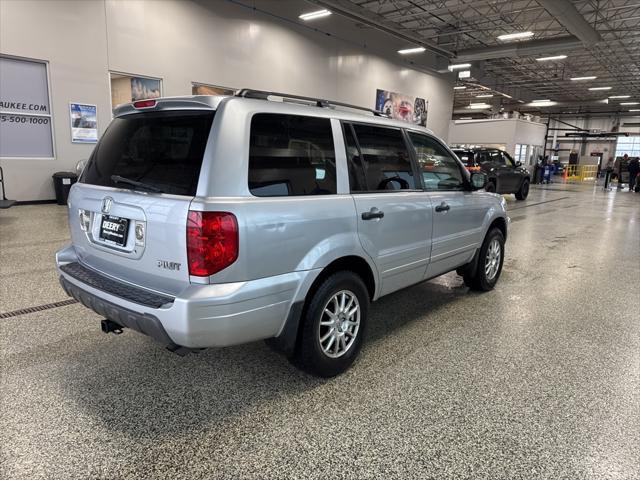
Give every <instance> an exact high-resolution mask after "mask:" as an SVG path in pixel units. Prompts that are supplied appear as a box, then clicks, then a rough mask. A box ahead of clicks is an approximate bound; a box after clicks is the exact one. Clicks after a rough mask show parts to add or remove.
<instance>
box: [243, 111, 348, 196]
mask: <svg viewBox="0 0 640 480" xmlns="http://www.w3.org/2000/svg"><path fill="white" fill-rule="evenodd" d="M249 190H250V191H251V193H252V194H253V195H255V196H257V197H274V196H294V195H328V194H332V193H336V159H335V149H334V146H333V135H332V132H331V121H330V120H329V119H328V118H316V117H304V116H300V115H282V114H274V113H258V114H256V115H254V116H253V118H252V119H251V135H250V140H249Z"/></svg>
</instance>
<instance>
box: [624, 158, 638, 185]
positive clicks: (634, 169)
mask: <svg viewBox="0 0 640 480" xmlns="http://www.w3.org/2000/svg"><path fill="white" fill-rule="evenodd" d="M625 157H626V154H625ZM627 168H628V170H629V191H630V192H633V187H634V186H635V184H636V181H637V176H638V173H639V172H640V161H638V157H634V158H632V159H631V160H629V164H628V167H627Z"/></svg>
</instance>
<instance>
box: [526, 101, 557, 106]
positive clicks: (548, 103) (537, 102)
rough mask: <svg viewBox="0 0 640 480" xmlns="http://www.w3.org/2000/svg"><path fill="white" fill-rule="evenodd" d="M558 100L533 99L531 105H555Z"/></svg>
mask: <svg viewBox="0 0 640 480" xmlns="http://www.w3.org/2000/svg"><path fill="white" fill-rule="evenodd" d="M555 104H556V102H551V101H549V100H542V101H541V100H538V101H533V102H531V103H530V104H529V105H530V106H532V107H551V106H553V105H555Z"/></svg>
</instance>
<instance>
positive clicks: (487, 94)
mask: <svg viewBox="0 0 640 480" xmlns="http://www.w3.org/2000/svg"><path fill="white" fill-rule="evenodd" d="M491 97H493V94H492V93H483V94H482V95H476V98H491Z"/></svg>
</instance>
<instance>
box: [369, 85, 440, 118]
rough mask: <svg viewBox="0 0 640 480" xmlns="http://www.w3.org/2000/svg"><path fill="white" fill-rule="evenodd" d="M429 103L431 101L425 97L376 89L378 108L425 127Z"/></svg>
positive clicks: (394, 116) (393, 116)
mask: <svg viewBox="0 0 640 480" xmlns="http://www.w3.org/2000/svg"><path fill="white" fill-rule="evenodd" d="M428 105H429V103H428V102H427V101H426V100H425V99H424V98H420V97H412V96H410V95H404V94H402V93H397V92H391V91H389V90H380V89H378V90H376V107H375V108H376V110H379V111H381V112H383V113H385V114H387V115H389V116H390V117H391V118H394V119H396V120H402V121H405V122H409V123H413V124H415V125H422V126H423V127H425V126H426V125H427V107H428Z"/></svg>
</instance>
